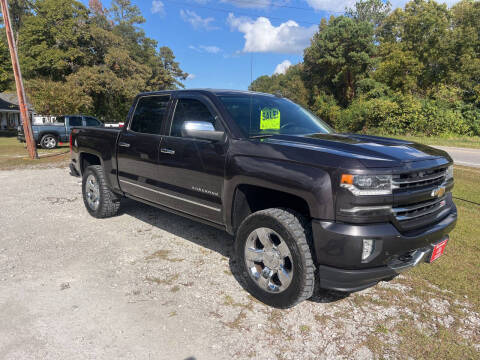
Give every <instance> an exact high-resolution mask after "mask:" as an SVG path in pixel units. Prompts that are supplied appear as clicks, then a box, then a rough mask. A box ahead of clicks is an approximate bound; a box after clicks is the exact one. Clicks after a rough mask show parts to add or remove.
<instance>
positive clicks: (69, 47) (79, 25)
mask: <svg viewBox="0 0 480 360" xmlns="http://www.w3.org/2000/svg"><path fill="white" fill-rule="evenodd" d="M34 14H35V15H34V16H28V17H27V18H25V21H24V23H23V26H22V28H21V30H20V36H19V55H20V63H21V66H22V72H23V74H24V76H25V77H26V78H34V77H42V78H48V79H51V80H53V81H59V80H63V79H65V77H66V76H68V75H69V74H72V73H74V72H75V71H76V70H78V69H79V68H80V67H81V66H84V65H87V64H89V63H90V61H91V58H92V54H91V52H90V41H91V38H90V32H89V24H88V10H87V9H86V8H85V6H83V5H82V4H81V3H80V2H78V1H75V0H37V1H36V2H35V11H34Z"/></svg>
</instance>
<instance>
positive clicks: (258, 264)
mask: <svg viewBox="0 0 480 360" xmlns="http://www.w3.org/2000/svg"><path fill="white" fill-rule="evenodd" d="M310 241H311V231H310V225H309V223H308V222H307V220H306V219H305V218H303V217H302V216H301V215H300V214H297V213H295V212H293V211H290V210H287V209H276V208H274V209H266V210H262V211H258V212H256V213H253V214H251V215H250V216H248V217H247V218H246V219H245V220H244V221H243V222H242V224H241V225H240V227H239V229H238V231H237V236H236V240H235V252H236V256H237V261H238V263H239V268H240V269H241V271H242V275H243V277H244V278H245V280H246V287H247V290H248V291H249V292H250V293H251V294H252V295H253V296H255V297H256V298H257V299H259V300H260V301H262V302H264V303H265V304H267V305H270V306H274V307H277V308H289V307H292V306H295V305H297V304H298V303H300V302H302V301H303V300H306V299H308V298H310V297H311V296H312V295H313V288H314V282H315V275H314V274H315V266H314V264H313V261H312V255H311V251H310V247H309V245H308V244H309V243H310Z"/></svg>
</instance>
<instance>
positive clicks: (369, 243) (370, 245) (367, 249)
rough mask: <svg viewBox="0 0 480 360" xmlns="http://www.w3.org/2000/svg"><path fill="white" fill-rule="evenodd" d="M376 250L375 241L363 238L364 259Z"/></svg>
mask: <svg viewBox="0 0 480 360" xmlns="http://www.w3.org/2000/svg"><path fill="white" fill-rule="evenodd" d="M373 250H375V241H374V240H371V239H363V250H362V261H365V260H366V259H367V258H368V257H369V256H370V255H372V254H373Z"/></svg>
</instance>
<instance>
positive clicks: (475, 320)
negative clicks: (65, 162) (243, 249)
mask: <svg viewBox="0 0 480 360" xmlns="http://www.w3.org/2000/svg"><path fill="white" fill-rule="evenodd" d="M0 184H1V188H2V191H1V193H0V204H1V205H2V206H1V209H0V231H1V235H0V324H1V326H0V358H1V359H232V358H236V359H248V358H258V359H314V358H315V359H318V358H322V359H323V358H326V359H330V358H331V359H334V358H335V359H341V358H344V359H352V358H356V359H370V358H373V357H374V356H376V354H375V351H378V349H376V348H375V344H376V342H375V341H376V339H380V338H381V339H383V341H384V342H386V343H388V342H390V343H393V344H395V342H396V341H397V342H398V340H399V338H398V337H397V335H396V333H395V332H394V331H389V329H390V330H391V329H392V328H393V327H395V324H396V319H400V318H401V317H402V316H409V317H411V318H412V319H413V320H415V321H416V322H418V323H419V324H420V326H423V327H428V326H430V325H432V326H438V324H442V326H446V327H448V326H449V321H450V320H449V318H451V317H452V316H450V315H449V313H448V308H449V306H450V305H452V304H449V303H448V302H447V303H445V301H446V300H444V299H443V298H442V297H441V292H439V291H435V290H434V289H432V290H431V291H432V294H433V293H435V294H437V295H435V296H438V297H437V298H435V297H434V296H433V295H432V302H431V304H427V305H428V307H429V308H431V309H433V311H435V313H436V315H435V318H434V320H431V319H429V318H427V319H425V318H424V317H422V316H420V312H422V311H423V310H422V306H423V302H422V301H417V300H418V299H416V298H415V295H413V294H410V290H411V289H409V288H408V285H405V284H402V282H398V281H394V282H391V283H385V284H381V285H379V286H377V287H375V288H372V289H368V290H366V291H363V292H362V293H357V294H354V295H350V296H348V297H345V296H342V295H341V294H339V293H332V292H330V293H325V292H317V294H316V295H315V298H314V299H313V300H311V301H306V302H304V303H302V304H300V305H299V306H297V307H295V308H293V309H290V310H285V311H281V310H276V309H272V308H269V307H267V306H265V305H263V304H261V303H259V302H257V301H256V300H255V299H253V298H252V297H251V296H249V294H248V293H246V292H245V290H244V289H243V288H242V285H241V279H238V278H237V277H236V276H235V275H233V274H236V271H235V263H234V261H233V259H231V258H230V255H231V252H232V250H231V245H232V238H231V237H230V236H228V235H227V234H225V233H223V232H221V231H218V230H216V229H213V228H210V227H208V226H205V225H201V224H198V223H196V222H193V221H190V220H187V219H184V218H182V217H178V216H176V215H172V214H169V213H166V212H164V211H161V210H158V209H154V208H151V207H148V206H145V205H141V204H138V203H135V202H133V201H125V203H124V204H123V205H124V206H123V208H122V211H121V214H120V216H118V217H115V218H111V219H106V220H97V219H94V218H92V217H90V216H89V215H88V213H87V211H86V210H85V208H84V205H83V202H82V199H81V185H80V180H79V179H78V178H74V177H71V176H69V175H68V170H67V169H64V168H50V169H29V170H12V171H0ZM232 272H233V274H232ZM389 291H391V292H389ZM389 294H394V296H393V297H392V298H391V300H390V298H389V297H388V296H390V295H389ZM402 294H403V295H402ZM438 294H440V295H438ZM399 296H400V297H401V296H404V297H405V298H408V299H410V300H409V301H410V302H411V303H412V304H413V303H415V304H418V308H417V310H415V308H414V307H407V306H402V305H399V303H398V301H395V298H397V299H398V297H399ZM452 306H453V305H452ZM459 307H460V308H461V309H462V311H464V313H465V319H467V320H465V321H464V323H463V324H462V326H461V329H460V330H461V331H460V330H459V333H461V334H462V336H464V337H465V338H469V339H472V337H473V338H474V339H477V340H478V337H479V333H478V329H479V328H480V317H479V315H478V314H477V313H475V312H474V311H472V310H469V309H470V305H469V304H467V303H462V304H459ZM417 312H418V313H417ZM422 321H424V322H425V324H423V323H422ZM379 327H380V328H379ZM479 342H480V341H479ZM479 342H477V343H476V346H477V349H478V350H480V347H478V343H479ZM382 356H387V357H390V358H395V357H397V356H395V353H390V354H389V353H385V354H383V355H382Z"/></svg>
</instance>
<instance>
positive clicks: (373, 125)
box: [315, 94, 480, 136]
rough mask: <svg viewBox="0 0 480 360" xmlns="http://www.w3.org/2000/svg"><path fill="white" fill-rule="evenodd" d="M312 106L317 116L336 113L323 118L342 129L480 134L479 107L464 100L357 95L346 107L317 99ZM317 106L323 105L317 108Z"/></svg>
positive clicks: (346, 130) (396, 95) (419, 133)
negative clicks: (452, 101)
mask: <svg viewBox="0 0 480 360" xmlns="http://www.w3.org/2000/svg"><path fill="white" fill-rule="evenodd" d="M315 105H316V106H315V112H316V113H317V115H319V116H320V117H322V115H324V114H331V113H332V112H333V113H334V114H335V116H334V117H330V118H326V120H327V121H329V122H330V123H331V124H332V126H334V127H335V128H336V129H337V130H338V131H342V132H372V131H375V132H381V133H384V134H391V135H405V134H412V135H427V136H437V135H446V134H456V135H467V136H472V135H477V136H478V135H480V110H479V109H477V108H476V107H474V106H471V105H467V104H464V103H463V102H460V103H459V102H455V103H453V104H452V103H446V102H444V101H442V100H437V99H418V98H415V97H413V96H409V95H402V94H395V95H393V96H390V97H380V98H373V99H368V98H365V97H360V98H357V99H356V100H355V101H353V102H352V103H351V104H350V106H349V107H348V108H346V109H338V106H336V105H335V104H332V103H328V102H325V101H324V102H320V101H319V100H317V102H316V103H315ZM318 105H321V106H323V107H324V108H323V109H321V110H320V109H319V108H318ZM324 118H325V116H324Z"/></svg>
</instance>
